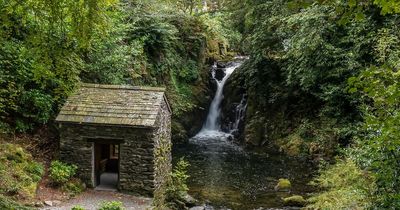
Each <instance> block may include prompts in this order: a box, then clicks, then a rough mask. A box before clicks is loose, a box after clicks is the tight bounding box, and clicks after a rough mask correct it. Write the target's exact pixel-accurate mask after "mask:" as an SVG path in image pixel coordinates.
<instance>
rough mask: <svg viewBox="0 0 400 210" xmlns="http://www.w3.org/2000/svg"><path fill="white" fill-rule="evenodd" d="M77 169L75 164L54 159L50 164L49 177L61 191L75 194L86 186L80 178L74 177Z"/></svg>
mask: <svg viewBox="0 0 400 210" xmlns="http://www.w3.org/2000/svg"><path fill="white" fill-rule="evenodd" d="M77 169H78V167H77V166H76V165H70V164H67V163H63V162H61V161H58V160H55V161H52V162H51V164H50V168H49V177H50V179H51V181H52V183H53V184H54V186H57V187H61V189H62V190H63V191H65V192H68V193H69V194H70V195H71V196H75V195H77V194H79V193H81V192H83V191H84V190H85V188H86V187H85V185H84V184H83V183H82V182H81V180H79V179H77V178H74V176H75V174H76V170H77Z"/></svg>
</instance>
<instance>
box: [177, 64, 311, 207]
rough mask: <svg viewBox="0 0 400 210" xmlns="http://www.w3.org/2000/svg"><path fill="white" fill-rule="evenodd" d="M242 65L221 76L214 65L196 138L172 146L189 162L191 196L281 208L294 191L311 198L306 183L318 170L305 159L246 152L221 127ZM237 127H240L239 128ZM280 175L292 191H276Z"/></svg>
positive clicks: (226, 204)
mask: <svg viewBox="0 0 400 210" xmlns="http://www.w3.org/2000/svg"><path fill="white" fill-rule="evenodd" d="M241 63H242V62H233V63H232V64H230V65H228V66H227V67H226V68H225V69H224V72H225V76H224V77H223V78H222V79H217V78H216V76H215V68H216V67H215V66H214V68H213V72H212V75H213V78H214V80H215V81H216V83H217V90H216V94H215V97H214V99H213V101H212V103H211V105H210V109H209V114H208V116H207V119H206V121H205V123H204V125H203V128H202V130H201V131H200V132H199V133H198V134H197V135H196V136H194V137H192V138H191V139H190V140H189V141H188V142H187V143H186V144H181V145H175V146H174V148H173V157H174V161H177V160H178V159H179V158H180V157H184V158H185V160H187V161H188V162H189V163H190V166H189V168H188V175H189V176H190V178H189V180H188V187H189V189H190V190H189V194H190V195H192V196H193V197H194V198H196V199H198V200H200V201H202V202H204V203H206V204H207V205H209V206H210V207H209V209H234V210H247V209H270V208H274V209H275V208H283V207H284V204H283V201H282V198H284V197H288V196H290V195H302V196H304V197H307V194H309V193H311V192H312V191H313V189H312V187H310V186H308V185H307V183H308V182H309V181H310V180H311V178H312V174H313V172H314V171H315V169H314V167H313V165H312V164H311V163H309V162H307V161H305V160H298V159H293V158H288V157H286V156H283V155H280V154H278V153H266V152H260V153H257V152H254V151H246V150H244V149H242V147H241V146H238V145H236V144H235V143H234V142H232V138H233V136H232V134H231V132H222V131H221V126H220V123H219V117H220V104H221V102H222V100H223V88H224V85H225V82H226V81H227V80H228V79H229V76H230V75H231V74H232V73H233V72H234V71H235V70H236V69H237V68H238V67H240V65H241ZM239 106H240V107H238V109H237V111H238V115H237V118H238V119H237V120H240V119H242V118H243V116H242V114H243V113H244V111H243V108H244V109H245V108H246V105H244V104H242V103H240V104H239ZM235 123H236V124H237V122H235ZM233 129H237V126H236V127H235V126H234V128H233ZM280 178H287V179H289V180H290V181H291V184H292V187H291V190H290V191H289V192H278V191H275V190H274V187H275V185H276V184H277V182H278V179H280ZM285 208H287V207H285Z"/></svg>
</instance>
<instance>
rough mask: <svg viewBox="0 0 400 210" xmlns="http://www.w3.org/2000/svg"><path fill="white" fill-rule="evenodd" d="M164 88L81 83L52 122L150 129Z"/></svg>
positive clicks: (158, 109) (158, 110)
mask: <svg viewBox="0 0 400 210" xmlns="http://www.w3.org/2000/svg"><path fill="white" fill-rule="evenodd" d="M164 92H165V89H164V88H156V87H135V86H127V85H98V84H82V85H81V86H80V87H79V88H78V89H77V91H76V92H75V93H74V94H73V95H71V96H70V97H69V98H68V100H67V102H66V103H65V105H64V106H63V107H62V109H61V111H60V114H59V115H58V117H57V119H56V121H58V122H71V123H90V124H108V125H124V126H138V127H154V125H155V121H156V118H157V115H158V113H159V112H160V111H161V105H162V102H163V100H166V98H165V93H164Z"/></svg>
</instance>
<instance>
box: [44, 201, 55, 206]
mask: <svg viewBox="0 0 400 210" xmlns="http://www.w3.org/2000/svg"><path fill="white" fill-rule="evenodd" d="M43 203H44V205H46V206H53V201H44V202H43Z"/></svg>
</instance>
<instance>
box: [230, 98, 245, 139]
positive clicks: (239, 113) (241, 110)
mask: <svg viewBox="0 0 400 210" xmlns="http://www.w3.org/2000/svg"><path fill="white" fill-rule="evenodd" d="M246 109H247V100H246V95H245V94H243V96H242V100H241V101H240V103H239V104H238V105H237V106H236V110H235V112H236V115H235V121H234V122H233V123H232V124H231V125H230V126H229V130H230V133H231V134H235V133H236V132H238V131H239V125H240V122H241V121H243V120H244V116H245V114H246Z"/></svg>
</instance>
